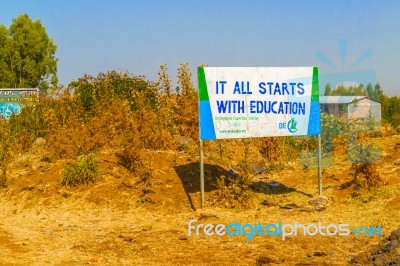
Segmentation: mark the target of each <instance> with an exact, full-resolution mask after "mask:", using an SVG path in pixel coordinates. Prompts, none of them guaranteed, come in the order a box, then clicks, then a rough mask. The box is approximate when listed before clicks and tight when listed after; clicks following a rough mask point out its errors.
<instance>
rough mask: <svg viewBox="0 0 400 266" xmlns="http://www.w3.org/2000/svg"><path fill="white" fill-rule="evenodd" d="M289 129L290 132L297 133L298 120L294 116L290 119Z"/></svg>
mask: <svg viewBox="0 0 400 266" xmlns="http://www.w3.org/2000/svg"><path fill="white" fill-rule="evenodd" d="M288 130H289V132H290V133H295V132H296V131H297V122H296V120H294V118H292V119H290V120H289V122H288Z"/></svg>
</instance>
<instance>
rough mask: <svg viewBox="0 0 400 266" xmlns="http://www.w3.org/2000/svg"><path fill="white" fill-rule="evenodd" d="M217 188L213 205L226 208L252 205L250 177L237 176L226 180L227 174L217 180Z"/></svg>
mask: <svg viewBox="0 0 400 266" xmlns="http://www.w3.org/2000/svg"><path fill="white" fill-rule="evenodd" d="M217 188H218V189H217V191H216V192H215V194H214V197H213V198H212V202H211V205H213V206H222V207H225V208H236V207H238V208H244V207H248V206H249V205H250V202H251V195H250V181H249V180H248V178H246V177H243V176H235V177H233V178H230V179H228V180H226V177H225V176H221V177H220V178H219V179H218V180H217Z"/></svg>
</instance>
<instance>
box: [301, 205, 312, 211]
mask: <svg viewBox="0 0 400 266" xmlns="http://www.w3.org/2000/svg"><path fill="white" fill-rule="evenodd" d="M300 211H302V212H312V211H314V208H313V207H312V206H306V207H305V208H302V209H301V210H300Z"/></svg>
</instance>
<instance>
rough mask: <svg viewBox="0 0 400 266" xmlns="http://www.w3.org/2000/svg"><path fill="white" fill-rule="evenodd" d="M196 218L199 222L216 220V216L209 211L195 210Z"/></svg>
mask: <svg viewBox="0 0 400 266" xmlns="http://www.w3.org/2000/svg"><path fill="white" fill-rule="evenodd" d="M196 216H197V217H198V219H199V220H202V219H207V218H217V215H215V214H214V213H212V212H211V211H210V210H196Z"/></svg>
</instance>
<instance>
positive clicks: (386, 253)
mask: <svg viewBox="0 0 400 266" xmlns="http://www.w3.org/2000/svg"><path fill="white" fill-rule="evenodd" d="M351 264H353V265H367V264H370V265H376V266H384V265H388V266H389V265H393V266H394V265H400V228H399V229H397V230H394V231H392V233H391V234H390V236H389V237H387V238H385V239H384V240H382V241H381V242H380V243H379V244H378V245H377V246H376V247H374V248H372V250H371V252H365V253H362V254H360V255H358V256H357V257H354V258H353V259H352V260H351Z"/></svg>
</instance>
